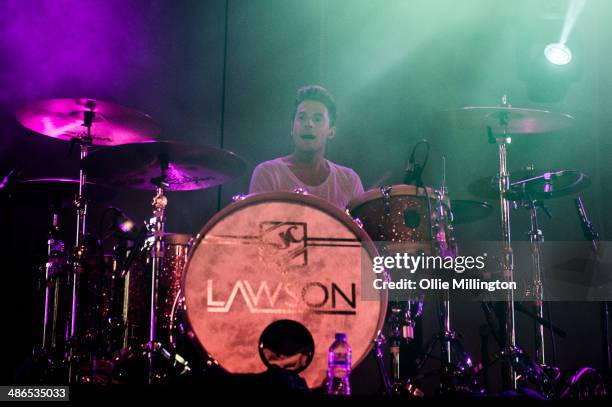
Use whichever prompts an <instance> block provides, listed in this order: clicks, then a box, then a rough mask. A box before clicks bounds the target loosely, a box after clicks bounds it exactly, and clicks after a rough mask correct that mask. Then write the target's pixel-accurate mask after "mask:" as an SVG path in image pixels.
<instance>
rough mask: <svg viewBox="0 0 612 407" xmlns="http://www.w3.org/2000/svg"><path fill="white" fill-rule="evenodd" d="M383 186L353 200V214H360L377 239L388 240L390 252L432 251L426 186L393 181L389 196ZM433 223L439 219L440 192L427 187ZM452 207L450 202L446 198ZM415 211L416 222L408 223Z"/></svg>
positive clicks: (387, 247) (365, 228)
mask: <svg viewBox="0 0 612 407" xmlns="http://www.w3.org/2000/svg"><path fill="white" fill-rule="evenodd" d="M384 188H385V187H383V188H376V189H371V190H369V191H366V192H365V193H363V194H362V195H360V196H359V197H357V198H355V199H354V200H353V201H351V202H350V203H349V205H348V206H349V211H350V213H351V215H352V216H353V217H355V218H358V219H359V220H360V221H361V223H362V224H363V228H364V230H365V231H366V232H367V233H368V235H369V236H370V237H371V238H372V239H374V240H375V241H377V242H384V244H383V246H382V247H385V248H386V250H385V252H387V253H398V252H404V251H405V252H416V251H423V252H425V253H429V252H431V244H430V242H431V233H430V231H429V221H428V219H427V214H428V208H427V197H426V194H425V188H418V190H417V188H416V187H415V186H414V185H393V186H389V187H386V188H388V198H385V194H384V192H383V189H384ZM427 194H428V195H429V200H430V203H431V210H432V218H431V222H432V224H433V225H435V223H436V213H435V212H436V193H435V191H434V190H433V189H431V188H427ZM444 204H445V205H446V206H447V207H448V206H449V205H448V203H447V202H444ZM407 212H412V215H413V217H414V219H413V221H414V223H418V224H417V225H415V226H411V225H408V224H407V222H406V213H407Z"/></svg>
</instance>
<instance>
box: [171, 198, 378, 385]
mask: <svg viewBox="0 0 612 407" xmlns="http://www.w3.org/2000/svg"><path fill="white" fill-rule="evenodd" d="M376 255H377V252H376V249H375V248H374V245H373V244H372V242H371V240H370V238H369V237H368V236H367V234H366V233H365V232H364V231H363V230H361V229H360V228H359V227H358V226H357V225H356V224H355V222H354V221H353V220H352V219H351V218H350V217H349V216H348V215H347V214H346V213H345V212H343V211H341V210H339V209H337V208H336V207H334V206H332V205H331V204H329V203H327V202H326V201H324V200H322V199H320V198H316V197H312V196H307V195H301V194H295V193H289V192H271V193H263V194H258V195H255V196H251V197H249V198H246V199H244V200H242V201H239V202H235V203H233V204H231V205H229V206H228V207H226V208H225V209H223V210H222V211H221V212H219V213H218V214H217V215H215V216H214V217H213V218H212V219H211V220H210V221H209V222H208V223H207V224H206V225H205V226H204V228H203V229H202V230H201V232H200V233H199V235H198V237H197V239H196V243H195V244H194V246H193V248H192V250H191V252H190V256H189V261H188V264H187V267H186V269H185V272H184V275H183V293H184V294H185V314H186V320H187V324H188V329H189V330H190V335H189V336H190V337H191V338H193V339H194V340H195V341H196V342H197V343H199V345H201V346H202V347H203V348H204V350H205V351H206V352H207V353H208V354H209V355H210V357H212V358H213V359H215V360H216V361H217V362H218V363H219V365H220V366H221V367H222V368H224V369H225V370H227V371H228V372H230V373H262V372H264V371H266V369H267V367H266V365H265V364H264V363H263V362H262V360H261V358H260V356H259V349H258V343H259V339H260V336H261V334H262V332H264V330H265V329H266V328H267V327H268V326H269V325H270V324H272V323H274V322H275V321H279V320H291V321H295V322H297V323H299V324H302V325H303V326H304V327H305V328H306V329H307V330H308V331H309V332H310V334H311V335H312V337H313V339H314V344H315V349H314V357H313V359H312V363H310V365H309V366H308V367H307V368H306V369H305V370H304V371H303V372H302V373H301V376H302V377H303V378H304V379H305V380H306V382H307V383H308V386H309V387H311V388H312V387H316V386H319V385H321V384H322V383H323V381H324V379H325V377H326V372H327V352H328V349H329V347H330V345H331V344H332V342H333V341H334V335H335V334H336V333H337V332H344V333H346V335H347V340H348V342H349V344H350V345H351V348H352V355H353V357H352V364H353V366H356V365H358V364H359V363H360V362H361V360H363V358H365V356H366V355H367V353H368V352H369V351H370V349H371V348H372V346H373V341H374V339H375V338H376V337H377V335H378V333H379V331H380V329H381V328H382V325H383V322H384V317H385V311H386V306H387V293H386V291H378V290H373V289H372V281H373V279H374V278H375V275H374V273H372V271H371V270H372V263H373V260H372V259H373V257H374V256H376ZM362 268H363V270H364V272H363V273H362ZM364 292H367V300H366V299H364V298H362V293H364ZM288 339H289V338H288ZM277 356H278V357H279V359H280V358H282V356H286V355H277Z"/></svg>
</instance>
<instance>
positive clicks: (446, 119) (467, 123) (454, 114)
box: [436, 106, 574, 135]
mask: <svg viewBox="0 0 612 407" xmlns="http://www.w3.org/2000/svg"><path fill="white" fill-rule="evenodd" d="M436 120H439V121H441V122H442V123H444V124H445V125H447V126H449V127H454V128H459V129H464V130H478V131H482V130H487V128H488V127H490V128H491V131H492V132H493V134H502V133H503V132H504V126H503V125H502V123H503V122H505V123H507V124H506V126H505V128H506V130H507V133H508V134H509V135H517V134H534V133H549V132H552V131H556V130H560V129H563V128H565V127H569V126H570V125H572V123H573V122H574V118H573V117H572V116H570V115H569V114H565V113H555V112H549V111H547V110H539V109H526V108H518V107H503V106H466V107H461V108H459V109H450V110H442V111H439V112H436Z"/></svg>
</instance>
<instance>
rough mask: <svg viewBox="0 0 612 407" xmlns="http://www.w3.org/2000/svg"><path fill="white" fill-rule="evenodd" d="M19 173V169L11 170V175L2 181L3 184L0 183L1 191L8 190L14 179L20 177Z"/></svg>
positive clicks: (7, 175)
mask: <svg viewBox="0 0 612 407" xmlns="http://www.w3.org/2000/svg"><path fill="white" fill-rule="evenodd" d="M19 172H20V171H18V170H17V167H15V168H13V169H12V170H10V171H9V173H8V174H6V177H4V178H3V179H2V182H0V189H4V188H6V187H7V186H8V185H9V184H10V183H11V182H12V181H13V178H14V177H16V176H17V175H19Z"/></svg>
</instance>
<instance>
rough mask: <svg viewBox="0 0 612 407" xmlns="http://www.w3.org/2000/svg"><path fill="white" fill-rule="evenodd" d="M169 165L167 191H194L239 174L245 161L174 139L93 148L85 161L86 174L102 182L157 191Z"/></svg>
mask: <svg viewBox="0 0 612 407" xmlns="http://www.w3.org/2000/svg"><path fill="white" fill-rule="evenodd" d="M164 163H165V165H166V166H167V170H166V174H165V183H166V185H167V187H166V191H191V190H196V189H205V188H210V187H214V186H217V185H221V184H224V183H226V182H228V181H230V180H232V179H234V178H236V177H239V176H240V175H242V174H243V173H244V171H245V170H246V163H245V162H244V160H243V159H242V158H240V157H239V156H237V155H236V154H234V153H232V152H230V151H227V150H221V149H218V148H215V147H211V146H206V145H198V144H188V143H182V142H174V141H155V142H148V143H135V144H123V145H121V146H117V147H114V148H109V149H99V150H94V151H92V152H91V153H90V154H89V155H88V156H87V157H86V158H85V159H84V162H83V168H84V169H85V170H86V171H87V176H88V177H89V178H90V179H91V180H93V181H95V182H100V183H102V184H110V185H114V186H119V187H127V188H136V189H147V190H155V189H156V185H155V184H154V183H153V180H155V179H157V178H159V177H160V176H161V175H162V164H164Z"/></svg>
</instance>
